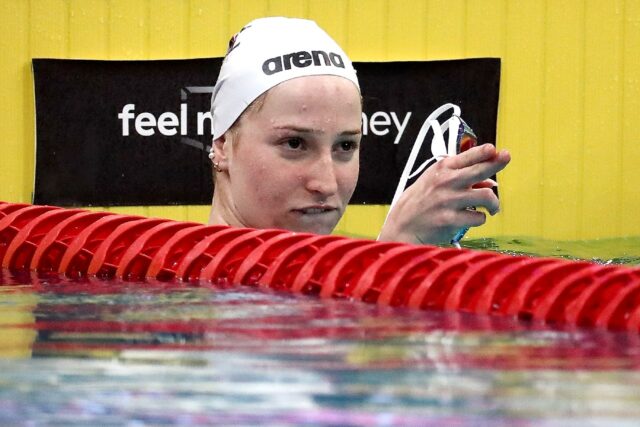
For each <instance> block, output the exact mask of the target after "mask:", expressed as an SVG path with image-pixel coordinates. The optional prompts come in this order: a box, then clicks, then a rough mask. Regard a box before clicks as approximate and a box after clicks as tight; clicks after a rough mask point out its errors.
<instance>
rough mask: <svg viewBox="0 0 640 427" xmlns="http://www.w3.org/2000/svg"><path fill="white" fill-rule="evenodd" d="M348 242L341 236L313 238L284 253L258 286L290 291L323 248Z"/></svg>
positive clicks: (270, 267)
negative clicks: (298, 276)
mask: <svg viewBox="0 0 640 427" xmlns="http://www.w3.org/2000/svg"><path fill="white" fill-rule="evenodd" d="M346 240H348V239H347V238H345V237H340V236H312V237H309V238H307V239H304V240H302V241H300V242H298V243H296V244H294V245H293V246H291V247H290V248H289V249H287V250H285V251H283V252H282V253H281V254H280V255H279V256H278V257H277V258H276V259H275V260H274V261H273V263H272V264H271V265H270V266H269V267H268V268H267V271H265V273H264V275H263V276H262V277H261V278H260V280H259V282H258V284H259V285H262V286H266V287H270V288H272V289H289V288H290V287H291V285H293V282H294V281H295V278H296V276H297V274H298V273H299V272H300V269H302V267H304V265H305V263H306V262H307V261H308V260H309V259H310V258H311V257H312V256H313V255H315V254H316V253H317V252H318V251H319V250H320V249H322V248H323V247H325V246H327V245H330V244H332V243H334V242H338V241H341V242H342V241H346Z"/></svg>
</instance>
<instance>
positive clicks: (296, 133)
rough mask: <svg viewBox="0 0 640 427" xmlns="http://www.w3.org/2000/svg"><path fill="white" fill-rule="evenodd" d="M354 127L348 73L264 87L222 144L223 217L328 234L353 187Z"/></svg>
mask: <svg viewBox="0 0 640 427" xmlns="http://www.w3.org/2000/svg"><path fill="white" fill-rule="evenodd" d="M360 128H361V104H360V93H359V91H358V90H357V88H356V87H355V85H354V84H353V83H352V82H350V81H349V80H347V79H344V78H342V77H337V76H308V77H301V78H297V79H292V80H289V81H286V82H283V83H281V84H279V85H278V86H276V87H274V88H272V89H271V90H269V92H268V93H267V96H266V97H265V98H264V100H263V103H262V105H261V106H259V107H258V108H252V109H250V110H249V111H247V112H246V114H244V115H243V116H242V118H241V119H240V122H239V123H238V125H237V126H236V127H235V129H234V130H233V131H232V132H231V134H232V135H231V136H230V137H228V138H227V140H226V142H225V145H227V146H226V147H224V148H225V150H224V151H225V156H226V173H227V174H228V175H227V176H225V181H226V182H225V183H224V184H223V185H227V187H228V188H227V189H226V193H227V194H228V195H229V197H227V200H226V204H228V205H229V206H226V207H225V209H224V210H225V216H226V217H227V218H226V219H227V222H228V223H230V224H234V225H244V226H247V227H255V228H283V229H288V230H292V231H306V232H313V233H319V234H327V233H330V232H331V231H332V230H333V228H334V227H335V226H336V224H337V223H338V221H339V220H340V217H341V216H342V214H343V213H344V210H345V208H346V206H347V204H348V202H349V199H350V198H351V195H352V194H353V191H354V189H355V186H356V182H357V179H358V169H359V144H360V137H361V131H360ZM229 140H231V144H229ZM229 145H230V146H229ZM218 184H221V183H220V180H219V181H218V183H217V185H218Z"/></svg>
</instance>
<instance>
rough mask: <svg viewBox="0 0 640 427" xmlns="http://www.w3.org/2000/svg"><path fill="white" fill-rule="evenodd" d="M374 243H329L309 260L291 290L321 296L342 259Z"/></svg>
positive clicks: (350, 241)
mask: <svg viewBox="0 0 640 427" xmlns="http://www.w3.org/2000/svg"><path fill="white" fill-rule="evenodd" d="M372 243H373V244H375V242H372V241H371V240H356V239H346V240H339V241H335V242H332V243H329V244H328V245H327V246H325V247H324V248H322V249H320V250H319V251H318V252H316V253H315V254H314V255H313V256H312V257H311V258H309V260H308V261H307V262H306V263H305V265H304V266H303V267H302V269H301V270H300V271H299V273H298V274H297V275H296V278H295V280H294V282H293V283H292V284H291V288H290V289H291V290H292V291H294V292H302V293H305V294H309V295H318V294H320V291H321V288H322V286H324V284H325V283H326V278H327V276H329V274H330V271H331V269H332V268H333V267H335V266H336V264H337V263H338V261H339V260H340V259H342V257H344V256H346V255H347V253H348V252H349V251H351V250H354V249H356V248H359V247H362V246H368V245H371V244H372Z"/></svg>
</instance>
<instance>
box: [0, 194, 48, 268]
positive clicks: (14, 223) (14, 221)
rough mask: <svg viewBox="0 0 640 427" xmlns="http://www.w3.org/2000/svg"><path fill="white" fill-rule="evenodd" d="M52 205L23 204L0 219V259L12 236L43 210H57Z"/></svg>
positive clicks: (2, 257) (43, 211)
mask: <svg viewBox="0 0 640 427" xmlns="http://www.w3.org/2000/svg"><path fill="white" fill-rule="evenodd" d="M57 209H60V208H54V207H52V206H25V207H20V208H18V209H16V210H14V211H12V212H11V213H10V214H8V215H6V216H5V217H3V218H2V219H0V260H2V259H4V255H5V253H6V251H7V249H8V248H9V245H11V242H12V241H13V238H14V237H16V235H17V234H18V233H19V232H20V230H22V228H24V227H25V226H26V225H27V224H29V223H30V222H31V221H33V220H34V219H36V218H38V217H39V216H40V215H42V214H43V213H45V212H48V211H51V210H57Z"/></svg>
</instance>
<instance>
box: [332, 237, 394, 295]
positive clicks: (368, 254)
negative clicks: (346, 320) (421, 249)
mask: <svg viewBox="0 0 640 427" xmlns="http://www.w3.org/2000/svg"><path fill="white" fill-rule="evenodd" d="M400 245H401V243H396V242H376V241H372V242H371V244H370V245H363V246H360V247H358V248H356V249H353V250H351V251H349V252H347V253H346V254H345V256H343V257H342V258H341V259H340V260H338V262H337V263H336V264H335V266H334V267H332V268H331V273H330V274H329V275H328V276H327V278H326V280H325V281H324V282H323V283H322V290H321V291H320V296H321V297H323V298H330V297H333V298H345V297H349V296H350V294H351V291H353V288H354V287H355V285H356V283H357V282H358V280H359V279H360V277H361V276H362V275H363V274H367V271H368V268H369V267H370V266H371V264H373V263H374V262H375V261H377V260H378V259H379V258H380V257H381V256H384V255H385V254H386V253H388V252H389V251H390V250H391V249H393V248H397V247H398V246H400Z"/></svg>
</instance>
